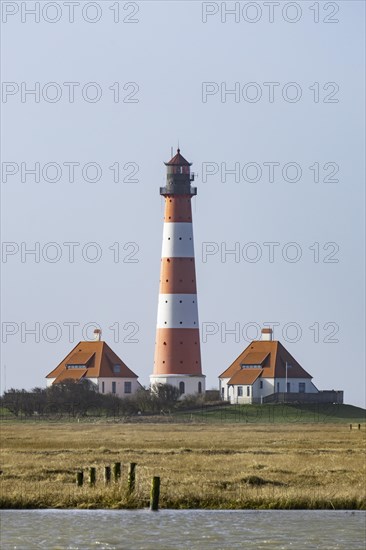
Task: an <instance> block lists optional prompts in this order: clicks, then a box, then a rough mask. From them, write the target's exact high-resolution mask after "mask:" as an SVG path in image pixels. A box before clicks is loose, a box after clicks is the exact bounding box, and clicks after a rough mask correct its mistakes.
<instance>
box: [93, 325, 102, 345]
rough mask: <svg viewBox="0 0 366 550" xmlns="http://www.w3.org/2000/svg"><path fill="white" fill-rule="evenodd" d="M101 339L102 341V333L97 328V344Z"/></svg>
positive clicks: (95, 336)
mask: <svg viewBox="0 0 366 550" xmlns="http://www.w3.org/2000/svg"><path fill="white" fill-rule="evenodd" d="M101 339H102V331H101V330H100V328H96V329H95V331H94V340H96V341H97V342H100V341H101Z"/></svg>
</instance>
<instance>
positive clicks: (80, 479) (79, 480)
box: [76, 472, 84, 487]
mask: <svg viewBox="0 0 366 550" xmlns="http://www.w3.org/2000/svg"><path fill="white" fill-rule="evenodd" d="M83 483H84V472H76V485H77V486H78V487H82V486H83Z"/></svg>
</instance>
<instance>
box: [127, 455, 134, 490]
mask: <svg viewBox="0 0 366 550" xmlns="http://www.w3.org/2000/svg"><path fill="white" fill-rule="evenodd" d="M135 479H136V463H135V462H131V463H130V465H129V468H128V491H129V492H130V493H132V492H133V491H134V490H135Z"/></svg>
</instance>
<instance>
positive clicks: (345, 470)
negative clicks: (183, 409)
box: [0, 423, 366, 509]
mask: <svg viewBox="0 0 366 550" xmlns="http://www.w3.org/2000/svg"><path fill="white" fill-rule="evenodd" d="M364 434H365V425H362V429H361V430H352V431H350V430H349V427H348V426H347V425H346V424H345V425H332V424H326V425H304V424H302V425H294V424H290V425H285V424H282V425H278V426H273V425H227V424H226V425H220V424H209V425H202V424H138V425H137V424H113V423H110V424H109V423H100V424H95V425H91V424H82V423H80V424H68V423H64V424H52V423H9V424H4V425H3V426H2V428H1V466H0V468H1V470H2V474H1V476H0V480H1V481H0V483H1V504H0V506H1V507H2V508H44V507H53V508H75V507H78V508H134V507H144V506H147V505H148V502H149V490H150V482H151V478H152V476H154V475H159V476H160V477H161V499H160V501H161V506H162V507H167V508H227V509H233V508H236V509H239V508H308V509H309V508H315V509H316V508H319V509H320V508H322V509H324V508H338V509H339V508H342V509H366V499H365V496H366V495H365V493H366V487H365V474H366V461H365V438H364ZM114 462H122V477H121V480H120V482H119V483H113V482H112V483H111V484H110V485H109V486H105V485H104V482H103V471H104V466H106V465H113V463H114ZM130 462H136V463H137V471H136V490H135V492H134V493H133V494H132V495H129V494H128V492H127V490H126V487H127V468H128V464H129V463H130ZM90 466H96V468H97V484H96V486H95V487H89V485H88V484H87V483H85V484H84V486H83V487H77V486H76V484H75V474H76V472H77V471H78V470H81V469H84V471H85V473H87V469H88V468H89V467H90Z"/></svg>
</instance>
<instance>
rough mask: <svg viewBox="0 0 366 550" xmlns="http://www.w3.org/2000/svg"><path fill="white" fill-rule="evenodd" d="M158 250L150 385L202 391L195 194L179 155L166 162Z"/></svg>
mask: <svg viewBox="0 0 366 550" xmlns="http://www.w3.org/2000/svg"><path fill="white" fill-rule="evenodd" d="M165 165H166V166H167V183H166V186H165V187H161V188H160V194H161V195H162V196H163V197H165V215H164V230H163V247H162V254H161V270H160V290H159V305H158V319H157V329H156V342H155V360H154V372H153V374H152V375H151V376H150V381H151V385H152V386H153V385H155V384H159V383H160V384H171V385H173V386H176V387H178V388H179V391H180V394H181V395H189V394H194V393H202V392H204V391H205V376H204V375H203V374H202V368H201V351H200V334H199V324H198V306H197V290H196V270H195V262H194V245H193V227H192V208H191V198H192V197H193V196H195V195H196V193H197V190H196V188H195V187H192V186H191V182H192V181H193V180H194V176H193V174H192V175H191V170H190V167H191V163H189V162H188V161H187V160H186V159H185V158H184V157H183V156H182V155H181V154H180V150H179V149H178V151H177V154H176V155H175V156H174V157H173V158H172V159H171V160H170V161H169V162H166V163H165Z"/></svg>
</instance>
